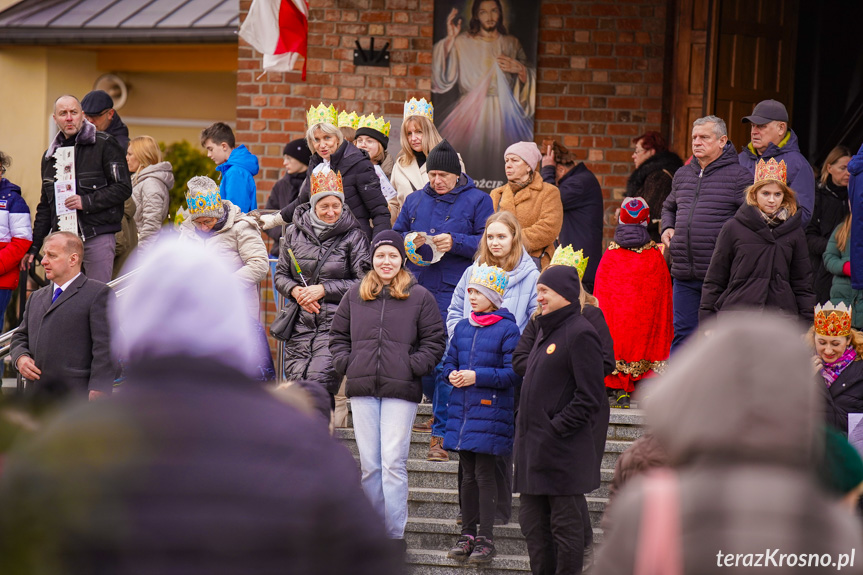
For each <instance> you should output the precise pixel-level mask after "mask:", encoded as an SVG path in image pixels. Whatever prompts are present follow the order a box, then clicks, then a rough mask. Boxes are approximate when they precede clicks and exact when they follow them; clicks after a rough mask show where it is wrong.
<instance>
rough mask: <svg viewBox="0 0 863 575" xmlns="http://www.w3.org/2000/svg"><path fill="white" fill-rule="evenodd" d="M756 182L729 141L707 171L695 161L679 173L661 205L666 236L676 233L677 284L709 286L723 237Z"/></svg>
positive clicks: (674, 264) (673, 265)
mask: <svg viewBox="0 0 863 575" xmlns="http://www.w3.org/2000/svg"><path fill="white" fill-rule="evenodd" d="M752 179H753V178H752V174H750V173H749V171H748V170H747V169H746V168H744V167H743V166H741V165H740V164H739V163H738V161H737V151H736V150H735V149H734V144H732V143H731V142H730V141H729V142H728V143H727V144H725V149H724V150H723V151H722V155H720V156H719V157H718V158H717V159H716V160H714V161H713V162H711V163H710V164H708V165H707V167H706V168H704V169H703V170H702V169H701V166H699V164H698V162H697V161H696V160H695V159H693V160H692V162H690V164H689V165H687V166H683V167H682V168H680V169H679V170H677V172H676V173H675V174H674V181H673V182H672V184H671V194H669V196H668V198H666V200H665V203H664V204H662V231H663V232H665V230H667V229H668V228H674V237H673V238H672V239H671V247H670V251H671V260H672V261H671V276H672V277H673V278H674V279H678V280H698V281H704V276H705V275H706V274H707V268H708V267H709V266H710V258H711V256H712V255H713V246H714V245H715V244H716V238H717V236H719V231H720V230H721V229H722V225H723V224H724V223H725V222H727V221H728V220H729V219H731V218H732V217H733V216H734V214H735V213H736V212H737V208H739V207H740V206H741V205H742V204H743V192H744V191H745V190H746V188H748V187H749V186H751V185H752Z"/></svg>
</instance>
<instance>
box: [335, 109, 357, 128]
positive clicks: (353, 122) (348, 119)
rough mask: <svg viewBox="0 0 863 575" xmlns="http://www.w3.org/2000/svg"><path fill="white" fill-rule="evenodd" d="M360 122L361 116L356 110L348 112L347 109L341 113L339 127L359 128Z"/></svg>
mask: <svg viewBox="0 0 863 575" xmlns="http://www.w3.org/2000/svg"><path fill="white" fill-rule="evenodd" d="M359 123H360V117H359V116H358V115H357V113H356V112H351V113H350V114H348V111H347V110H342V113H341V114H339V128H353V129H357V128H358V127H359Z"/></svg>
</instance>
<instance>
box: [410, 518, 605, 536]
mask: <svg viewBox="0 0 863 575" xmlns="http://www.w3.org/2000/svg"><path fill="white" fill-rule="evenodd" d="M407 526H408V527H414V529H407V528H406V529H405V530H406V531H411V532H413V533H417V532H422V533H443V534H447V533H452V532H456V534H458V532H460V531H461V526H460V525H457V524H456V523H455V521H453V520H452V519H441V518H439V517H408V521H407ZM416 527H425V528H426V529H423V530H419V529H416ZM494 530H495V532H496V533H497V532H500V533H507V532H510V531H513V530H515V531H516V532H517V535H516V536H517V537H521V536H522V535H521V526H520V524H519V523H517V522H512V521H511V522H509V523H507V524H506V525H495V526H494ZM593 533H594V535H596V534H600V535H601V534H602V529H601V528H599V527H594V528H593ZM502 536H505V535H502ZM509 536H510V537H512V536H513V535H512V534H510V535H509Z"/></svg>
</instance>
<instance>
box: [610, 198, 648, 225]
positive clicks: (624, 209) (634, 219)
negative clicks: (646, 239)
mask: <svg viewBox="0 0 863 575" xmlns="http://www.w3.org/2000/svg"><path fill="white" fill-rule="evenodd" d="M649 221H650V206H648V205H647V202H646V201H644V198H639V197H635V198H625V199H624V200H623V203H622V204H621V205H620V217H619V218H618V220H617V222H618V223H619V224H621V225H628V224H637V225H642V226H644V227H647V222H649Z"/></svg>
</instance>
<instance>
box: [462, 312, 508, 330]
mask: <svg viewBox="0 0 863 575" xmlns="http://www.w3.org/2000/svg"><path fill="white" fill-rule="evenodd" d="M502 319H503V317H502V316H499V315H495V314H494V313H487V314H482V315H477V314H476V312H470V318H469V321H470V324H471V325H472V326H474V327H488V326H490V325H494V324H496V323H497V322H499V321H500V320H502Z"/></svg>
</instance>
